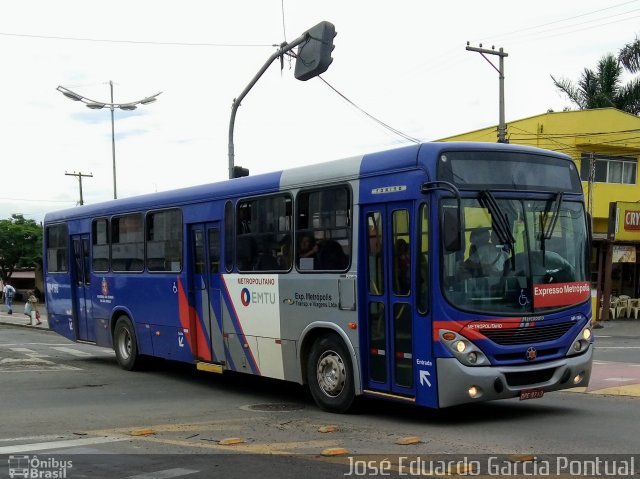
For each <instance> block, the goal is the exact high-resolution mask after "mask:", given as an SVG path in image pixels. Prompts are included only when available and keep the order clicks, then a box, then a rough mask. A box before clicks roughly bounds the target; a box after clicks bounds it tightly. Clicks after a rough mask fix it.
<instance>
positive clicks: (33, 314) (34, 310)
mask: <svg viewBox="0 0 640 479" xmlns="http://www.w3.org/2000/svg"><path fill="white" fill-rule="evenodd" d="M24 313H25V314H26V315H27V316H29V324H30V325H31V326H39V325H40V324H42V322H41V321H40V314H39V313H38V298H36V296H35V294H33V291H27V302H26V303H25V305H24Z"/></svg>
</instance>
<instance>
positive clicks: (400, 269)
mask: <svg viewBox="0 0 640 479" xmlns="http://www.w3.org/2000/svg"><path fill="white" fill-rule="evenodd" d="M412 211H413V205H412V204H411V203H404V202H403V203H387V204H381V205H372V206H367V207H366V208H364V210H363V212H364V221H365V223H366V224H365V227H366V231H365V232H364V234H365V235H366V236H365V237H366V244H365V249H366V252H365V270H366V281H367V286H366V293H365V295H366V301H365V307H366V310H365V311H364V314H365V315H366V321H365V324H364V329H365V330H366V331H365V333H364V335H366V338H365V343H364V344H366V349H364V351H366V360H365V361H364V364H365V370H366V371H365V378H364V384H365V389H368V390H373V391H379V392H384V393H388V394H397V395H401V396H405V397H414V396H415V384H414V359H413V357H414V341H413V336H414V332H413V316H414V313H413V310H414V297H415V291H414V288H413V287H412V282H413V281H412V278H413V276H415V275H414V274H413V273H412V269H413V267H414V264H415V261H413V260H412V252H413V251H414V250H415V246H416V245H415V244H414V238H415V234H412V232H413V231H415V226H414V225H412V224H411V223H412V218H413V214H412ZM361 325H362V322H361Z"/></svg>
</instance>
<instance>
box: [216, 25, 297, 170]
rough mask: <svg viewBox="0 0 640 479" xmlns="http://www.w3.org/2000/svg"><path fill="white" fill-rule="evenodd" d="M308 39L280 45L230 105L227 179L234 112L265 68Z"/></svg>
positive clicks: (231, 149)
mask: <svg viewBox="0 0 640 479" xmlns="http://www.w3.org/2000/svg"><path fill="white" fill-rule="evenodd" d="M308 38H309V33H308V32H305V33H304V34H302V35H301V36H299V37H298V38H296V39H295V40H294V41H292V42H291V43H285V44H282V45H280V48H279V49H278V51H277V52H275V53H274V54H273V55H271V56H270V57H269V59H268V60H267V61H266V62H265V64H264V65H262V68H261V69H260V71H259V72H258V73H256V75H255V76H254V77H253V79H252V80H251V81H250V82H249V84H248V85H247V86H246V88H245V89H244V90H242V93H240V95H238V97H237V98H234V99H233V103H232V105H231V119H230V120H229V179H231V178H233V167H234V161H235V153H234V147H233V129H234V127H235V123H236V112H237V111H238V107H239V106H240V103H241V102H242V100H244V97H245V96H247V93H249V91H250V90H251V89H252V88H253V86H254V85H255V84H256V83H257V82H258V80H259V79H260V77H261V76H262V75H263V74H264V72H266V71H267V68H269V66H270V65H271V64H272V63H273V62H274V60H276V59H277V58H280V57H281V56H283V55H284V54H285V53H287V52H289V51H291V50H293V49H294V48H295V47H297V46H298V45H300V44H302V43H304V42H305V41H307V40H308Z"/></svg>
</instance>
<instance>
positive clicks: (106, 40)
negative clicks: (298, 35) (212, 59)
mask: <svg viewBox="0 0 640 479" xmlns="http://www.w3.org/2000/svg"><path fill="white" fill-rule="evenodd" d="M0 36H5V37H21V38H37V39H43V40H65V41H77V42H100V43H125V44H133V45H164V46H166V45H169V46H180V47H223V48H226V47H230V48H236V47H238V48H265V47H273V46H274V45H273V44H271V43H269V44H266V43H247V44H243V43H207V42H162V41H155V40H153V41H152V40H117V39H112V38H89V37H66V36H60V35H36V34H28V33H11V32H0Z"/></svg>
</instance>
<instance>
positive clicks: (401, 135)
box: [318, 75, 422, 143]
mask: <svg viewBox="0 0 640 479" xmlns="http://www.w3.org/2000/svg"><path fill="white" fill-rule="evenodd" d="M318 78H319V79H320V80H322V82H323V83H324V84H325V85H327V86H328V87H329V88H331V90H333V91H334V92H335V93H336V94H337V95H338V96H340V98H342V99H343V100H344V101H346V102H347V103H349V104H350V105H351V106H353V107H354V108H355V109H356V110H358V111H359V112H360V113H362V114H364V115H365V116H367V117H368V118H370V119H371V120H373V121H375V122H376V123H378V124H379V125H381V126H382V127H384V128H386V129H387V130H389V131H390V132H392V133H394V134H396V135H398V136H400V137H402V138H404V139H405V140H408V141H411V142H413V143H422V142H421V141H420V140H418V139H417V138H414V137H412V136H410V135H407V134H406V133H403V132H401V131H400V130H397V129H396V128H393V127H392V126H390V125H388V124H387V123H385V122H383V121H382V120H380V119H378V118H376V117H375V116H373V115H372V114H371V113H369V112H367V111H365V110H363V109H362V108H360V107H359V106H358V105H356V104H355V103H354V102H353V101H351V100H350V99H349V98H347V97H346V96H345V95H344V94H343V93H341V92H340V91H338V89H337V88H335V87H334V86H333V85H332V84H331V83H329V82H328V81H327V80H325V79H324V78H322V76H320V75H318Z"/></svg>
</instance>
